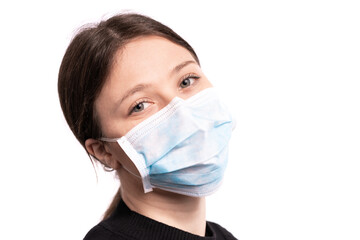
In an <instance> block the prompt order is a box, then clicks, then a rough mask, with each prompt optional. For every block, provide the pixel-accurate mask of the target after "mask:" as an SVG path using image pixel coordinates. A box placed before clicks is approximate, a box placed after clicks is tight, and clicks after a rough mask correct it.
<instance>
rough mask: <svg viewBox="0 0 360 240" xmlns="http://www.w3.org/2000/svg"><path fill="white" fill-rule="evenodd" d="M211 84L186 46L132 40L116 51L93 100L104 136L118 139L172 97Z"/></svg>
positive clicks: (157, 39)
mask: <svg viewBox="0 0 360 240" xmlns="http://www.w3.org/2000/svg"><path fill="white" fill-rule="evenodd" d="M211 86H212V85H211V83H210V82H209V80H208V79H207V78H206V76H205V75H204V74H203V73H202V71H201V69H200V66H199V65H198V64H197V63H196V61H195V59H194V58H193V56H192V55H191V54H190V52H189V51H188V50H187V49H185V48H183V47H181V46H179V45H177V44H175V43H173V42H171V41H169V40H167V39H165V38H161V37H157V36H148V37H141V38H137V39H135V40H132V41H130V42H129V43H127V44H126V45H125V47H124V48H122V49H121V50H119V51H118V52H117V54H116V56H115V59H114V64H113V66H112V69H111V72H110V75H109V77H108V79H107V80H106V82H105V85H104V86H103V88H102V90H101V92H100V95H99V96H98V98H97V100H96V101H95V108H96V112H97V116H98V119H99V122H100V126H101V130H102V133H103V136H105V137H107V138H119V137H121V136H123V135H125V134H126V133H127V132H128V131H129V130H130V129H132V128H133V127H134V126H135V125H137V124H138V123H140V122H141V121H143V120H145V119H146V118H148V117H150V116H151V115H153V114H154V113H156V112H158V111H159V110H160V109H162V108H163V107H165V106H166V105H167V104H168V103H169V102H170V101H171V100H172V99H173V98H174V97H180V98H183V99H187V98H189V97H191V96H193V95H194V94H196V93H198V92H199V91H201V90H203V89H205V88H208V87H211Z"/></svg>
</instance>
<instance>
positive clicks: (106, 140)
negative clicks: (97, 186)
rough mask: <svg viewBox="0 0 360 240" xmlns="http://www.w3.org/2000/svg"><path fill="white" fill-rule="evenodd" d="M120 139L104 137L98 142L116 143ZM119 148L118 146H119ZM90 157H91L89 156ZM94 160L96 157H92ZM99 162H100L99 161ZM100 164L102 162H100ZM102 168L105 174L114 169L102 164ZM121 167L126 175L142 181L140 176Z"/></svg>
mask: <svg viewBox="0 0 360 240" xmlns="http://www.w3.org/2000/svg"><path fill="white" fill-rule="evenodd" d="M119 139H120V138H106V137H102V138H99V140H100V141H104V142H116V143H117V142H118V140H119ZM119 146H120V145H119ZM120 147H121V146H120ZM125 154H126V153H125ZM90 156H91V155H90ZM91 157H94V156H91ZM94 158H95V159H97V158H96V157H94ZM100 162H101V161H100ZM101 163H102V162H101ZM102 164H103V165H104V166H103V168H104V170H105V171H106V172H112V171H114V169H113V168H111V167H109V166H107V165H106V164H104V163H102ZM121 167H122V168H124V169H125V171H127V172H128V173H130V174H131V175H133V176H134V177H136V178H139V179H142V178H141V176H138V175H136V174H135V173H133V172H131V171H130V170H129V169H127V168H126V167H125V166H124V165H121Z"/></svg>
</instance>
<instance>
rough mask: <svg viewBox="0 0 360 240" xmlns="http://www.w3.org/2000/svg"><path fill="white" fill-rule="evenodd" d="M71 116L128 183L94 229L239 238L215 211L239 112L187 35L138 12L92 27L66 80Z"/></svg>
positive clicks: (72, 57) (77, 42)
mask: <svg viewBox="0 0 360 240" xmlns="http://www.w3.org/2000/svg"><path fill="white" fill-rule="evenodd" d="M58 90H59V98H60V102H61V107H62V110H63V112H64V115H65V118H66V120H67V122H68V124H69V126H70V128H71V130H72V131H73V133H74V135H75V136H76V138H77V139H78V140H79V142H80V143H81V144H82V145H83V147H84V148H85V149H86V151H87V153H88V154H89V156H90V158H91V159H95V160H97V161H99V162H100V163H101V164H103V165H104V166H105V167H106V168H110V169H113V170H115V171H116V173H117V174H118V176H119V178H120V182H121V188H120V189H119V191H118V193H117V194H116V196H115V197H114V200H113V202H112V203H111V205H110V207H109V209H108V210H107V211H106V213H105V216H104V219H103V221H102V222H100V223H99V224H98V225H97V226H95V227H94V228H93V229H92V230H90V231H89V233H88V234H87V235H86V237H85V239H86V240H91V239H235V238H234V237H233V236H232V235H231V234H230V233H229V232H228V231H226V230H225V229H224V228H222V227H220V226H219V225H217V224H215V223H211V222H207V221H206V220H205V198H204V196H206V195H208V194H210V193H212V192H214V191H215V190H216V189H217V188H218V186H219V185H220V183H221V180H222V176H223V173H224V168H225V166H226V162H227V145H228V141H229V138H230V135H231V130H232V128H233V122H232V119H231V116H230V115H229V114H228V112H227V111H226V108H225V107H224V106H223V105H222V104H221V103H220V102H219V100H218V99H217V96H216V94H215V93H214V90H213V88H212V85H211V83H210V82H209V80H208V79H207V78H206V76H205V75H204V74H203V73H202V71H201V68H200V63H199V59H198V57H197V55H196V53H195V52H194V50H193V49H192V48H191V46H190V45H189V44H188V43H187V42H186V41H184V40H183V39H182V38H181V37H180V36H178V35H177V34H176V33H174V32H173V31H172V30H171V29H170V28H168V27H166V26H164V25H162V24H161V23H159V22H157V21H155V20H153V19H151V18H148V17H145V16H142V15H138V14H121V15H117V16H114V17H112V18H110V19H108V20H106V21H103V22H101V23H99V24H98V25H95V26H92V27H88V28H84V29H82V30H81V31H80V32H79V33H78V34H77V35H76V36H75V38H74V39H73V40H72V42H71V43H70V45H69V47H68V49H67V51H66V53H65V56H64V58H63V61H62V64H61V67H60V71H59V82H58Z"/></svg>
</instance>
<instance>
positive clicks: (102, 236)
mask: <svg viewBox="0 0 360 240" xmlns="http://www.w3.org/2000/svg"><path fill="white" fill-rule="evenodd" d="M111 235H112V232H111V231H109V230H108V229H107V228H105V227H104V226H103V225H101V224H98V225H96V226H95V227H93V228H92V229H90V231H89V232H88V233H87V234H86V236H85V237H84V240H107V239H110V237H111Z"/></svg>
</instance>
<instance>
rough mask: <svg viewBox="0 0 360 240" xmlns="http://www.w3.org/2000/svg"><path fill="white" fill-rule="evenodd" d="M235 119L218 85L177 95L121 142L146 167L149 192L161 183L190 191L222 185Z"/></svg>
mask: <svg viewBox="0 0 360 240" xmlns="http://www.w3.org/2000/svg"><path fill="white" fill-rule="evenodd" d="M233 128H234V122H233V120H232V117H231V115H230V114H229V112H228V111H227V110H226V108H225V107H224V105H223V104H222V103H221V102H220V101H219V99H218V97H217V95H216V93H215V91H214V89H213V88H207V89H205V90H203V91H201V92H199V93H197V94H196V95H194V96H192V97H191V98H189V99H187V100H183V99H181V98H178V97H175V98H174V99H173V100H172V101H171V102H170V103H169V104H168V105H167V106H166V107H164V108H163V109H161V110H160V111H159V112H157V113H156V114H154V115H152V116H151V117H149V118H147V119H146V120H144V121H143V122H141V123H140V124H138V125H136V126H135V127H134V128H133V129H131V130H130V131H129V132H128V133H127V134H126V135H125V136H123V137H121V138H119V139H106V138H105V139H102V140H104V141H112V142H114V141H117V142H118V144H119V145H120V147H121V148H122V149H123V150H124V152H125V153H126V154H127V155H128V157H129V158H130V159H131V160H132V162H133V163H134V164H135V166H136V168H137V169H138V171H139V172H140V175H141V178H142V183H143V187H144V192H145V193H146V192H149V191H152V189H153V188H159V189H163V190H166V191H170V192H175V193H179V194H183V195H187V196H195V197H201V196H206V195H209V194H211V193H213V192H214V191H215V190H216V189H217V188H218V187H219V186H220V184H221V182H222V179H223V176H224V171H225V167H226V165H227V159H228V143H229V140H230V136H231V132H232V129H233Z"/></svg>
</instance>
